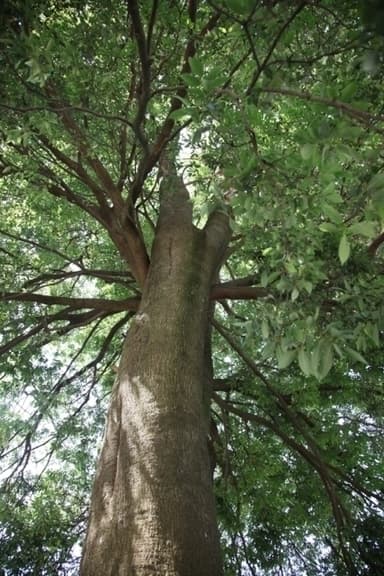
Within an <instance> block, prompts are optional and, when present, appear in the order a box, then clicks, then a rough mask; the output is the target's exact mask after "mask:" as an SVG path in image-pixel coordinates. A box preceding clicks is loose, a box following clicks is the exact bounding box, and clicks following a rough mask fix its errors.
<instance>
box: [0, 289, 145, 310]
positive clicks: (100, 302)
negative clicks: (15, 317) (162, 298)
mask: <svg viewBox="0 0 384 576" xmlns="http://www.w3.org/2000/svg"><path fill="white" fill-rule="evenodd" d="M0 300H2V301H3V302H35V303H37V304H47V305H59V306H69V307H70V308H71V309H72V310H78V309H80V308H90V309H92V310H103V311H105V312H123V311H125V310H137V308H138V305H139V302H140V300H139V298H127V299H125V300H104V299H103V298H70V297H67V296H48V295H46V294H35V293H33V292H5V293H2V294H0Z"/></svg>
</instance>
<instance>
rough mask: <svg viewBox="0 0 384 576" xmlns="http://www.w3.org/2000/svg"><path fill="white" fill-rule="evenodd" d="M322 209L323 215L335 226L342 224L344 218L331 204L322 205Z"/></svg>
mask: <svg viewBox="0 0 384 576" xmlns="http://www.w3.org/2000/svg"><path fill="white" fill-rule="evenodd" d="M321 209H322V211H323V214H325V215H326V216H327V218H329V219H330V221H331V222H333V223H335V224H341V222H342V221H343V217H342V215H341V214H340V212H338V211H337V210H336V208H334V207H333V206H331V205H330V204H322V206H321Z"/></svg>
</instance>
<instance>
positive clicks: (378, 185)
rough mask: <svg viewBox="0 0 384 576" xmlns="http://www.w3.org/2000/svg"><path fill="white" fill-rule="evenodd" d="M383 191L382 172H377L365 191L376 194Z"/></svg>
mask: <svg viewBox="0 0 384 576" xmlns="http://www.w3.org/2000/svg"><path fill="white" fill-rule="evenodd" d="M383 189H384V172H378V173H377V174H375V175H374V176H373V177H372V178H371V179H370V181H369V183H368V186H367V190H368V191H369V192H376V191H378V190H383Z"/></svg>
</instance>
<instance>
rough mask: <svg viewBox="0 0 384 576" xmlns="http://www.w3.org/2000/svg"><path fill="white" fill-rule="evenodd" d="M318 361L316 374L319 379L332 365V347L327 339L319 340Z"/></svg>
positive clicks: (321, 378) (323, 376) (324, 375)
mask: <svg viewBox="0 0 384 576" xmlns="http://www.w3.org/2000/svg"><path fill="white" fill-rule="evenodd" d="M318 350H319V363H318V366H317V372H316V376H317V378H318V379H319V380H323V378H325V377H326V375H327V374H328V372H329V371H330V369H331V368H332V365H333V348H332V344H331V342H329V341H324V340H323V341H321V342H320V344H319V346H318Z"/></svg>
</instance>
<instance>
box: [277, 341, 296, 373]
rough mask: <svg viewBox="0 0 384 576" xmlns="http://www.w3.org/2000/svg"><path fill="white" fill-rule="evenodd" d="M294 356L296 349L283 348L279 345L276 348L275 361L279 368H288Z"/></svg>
mask: <svg viewBox="0 0 384 576" xmlns="http://www.w3.org/2000/svg"><path fill="white" fill-rule="evenodd" d="M295 356H296V350H283V349H282V348H281V347H280V346H279V347H278V348H277V349H276V357H277V363H278V366H279V368H280V370H284V368H288V366H289V365H290V364H292V362H293V360H294V358H295Z"/></svg>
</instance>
